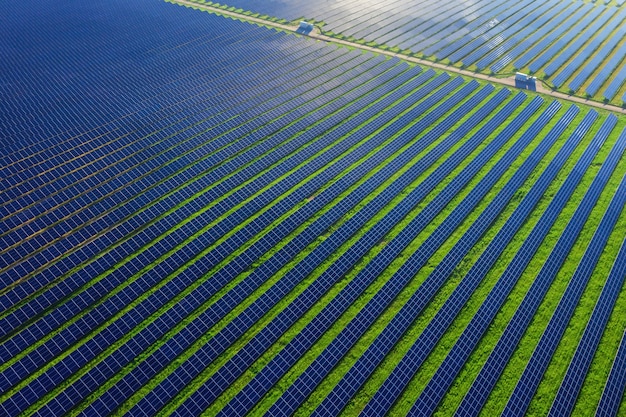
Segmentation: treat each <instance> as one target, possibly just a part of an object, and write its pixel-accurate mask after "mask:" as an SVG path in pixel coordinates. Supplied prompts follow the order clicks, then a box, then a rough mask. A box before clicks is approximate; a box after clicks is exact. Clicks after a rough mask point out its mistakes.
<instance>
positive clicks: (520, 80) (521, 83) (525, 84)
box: [515, 72, 537, 91]
mask: <svg viewBox="0 0 626 417" xmlns="http://www.w3.org/2000/svg"><path fill="white" fill-rule="evenodd" d="M536 81H537V77H531V76H530V75H526V74H524V73H522V72H516V73H515V87H517V88H521V89H524V90H532V91H537V84H536Z"/></svg>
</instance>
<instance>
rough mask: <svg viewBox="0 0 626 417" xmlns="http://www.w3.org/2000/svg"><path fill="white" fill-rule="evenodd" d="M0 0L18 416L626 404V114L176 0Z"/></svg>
mask: <svg viewBox="0 0 626 417" xmlns="http://www.w3.org/2000/svg"><path fill="white" fill-rule="evenodd" d="M385 4H386V3H385ZM478 4H482V3H477V5H478ZM484 4H485V5H487V3H486V2H484ZM532 4H534V3H532V2H530V1H526V2H521V3H519V4H518V5H516V6H515V8H516V9H515V10H518V9H519V10H522V11H524V13H525V12H527V11H528V12H530V11H531V10H535V9H534V8H533V7H534V6H533V7H531V5H532ZM503 5H504V3H502V4H500V3H497V4H492V6H490V7H494V8H498V10H501V11H502V13H504V12H505V9H504V7H503ZM305 6H307V7H309V9H307V10H313V6H314V4H308V5H307V4H305V3H304V2H300V3H298V2H294V3H293V4H291V5H290V6H289V7H287V6H286V5H285V4H283V3H282V2H267V3H263V4H262V7H263V8H264V9H263V13H267V14H272V15H276V16H278V15H281V13H286V14H285V16H290V17H293V16H297V15H298V13H299V12H296V11H295V10H300V9H298V7H300V8H302V7H305ZM535 6H536V8H537V10H536V16H535V15H528V16H526V15H524V16H517V18H518V19H526V20H527V21H528V22H530V21H531V20H533V21H534V20H535V19H537V21H542V20H543V21H544V23H545V22H548V18H547V17H546V16H545V15H544V13H547V12H548V11H553V12H554V13H555V16H556V15H557V12H558V13H565V11H566V10H570V12H569V13H582V12H581V11H585V13H587V12H591V13H596V12H597V13H599V14H600V15H602V13H604V9H602V7H603V6H598V5H578V4H577V3H571V4H569V3H568V4H561V3H559V2H557V1H553V2H549V3H545V4H543V5H539V4H537V5H535ZM290 7H291V8H290ZM454 7H456V6H455V5H454V4H452V5H446V6H445V9H446V10H448V8H450V10H452V9H453V8H454ZM476 7H478V6H476ZM485 7H487V6H485ZM431 8H432V10H433V13H434V10H435V8H434V6H433V7H431ZM553 9H554V10H553ZM328 10H334V13H335V14H333V15H332V16H335V15H337V16H339V15H341V16H343V22H344V23H343V26H336V27H337V28H342V30H343V28H347V27H352V26H356V24H357V23H358V21H359V19H361V18H360V17H359V18H357V17H356V16H352V15H351V14H350V13H351V12H349V11H344V12H342V11H341V10H339V8H337V7H335V8H332V7H331V8H329V9H328ZM347 10H351V9H347ZM364 10H369V9H367V8H365V9H364ZM394 10H395V9H393V8H389V9H387V10H386V12H385V13H382V14H381V15H380V19H384V20H380V22H381V23H377V22H373V25H378V26H379V32H381V31H382V28H383V23H382V22H392V21H394V19H396V17H397V15H396V14H394V13H395V12H394ZM519 10H518V11H517V12H514V11H512V10H511V11H508V12H507V13H510V14H514V13H522V12H521V11H519ZM598 10H600V12H598ZM540 11H541V13H540ZM0 12H1V13H2V16H11V18H10V19H4V20H3V24H2V25H0V35H2V37H3V39H6V40H8V41H7V42H4V43H2V44H0V69H1V72H0V94H1V96H2V100H0V114H1V115H2V116H1V117H0V149H1V150H2V152H1V156H0V159H1V161H2V162H1V163H0V218H1V220H0V227H1V229H0V306H1V307H0V410H1V412H2V414H3V415H8V416H17V415H41V416H50V415H85V416H104V415H110V414H114V415H123V414H127V415H133V416H136V415H157V414H159V415H180V416H188V415H200V414H206V415H223V416H231V415H237V416H240V415H245V414H248V413H251V414H254V415H268V416H279V415H285V416H286V415H293V414H312V415H316V416H322V415H324V416H326V415H339V414H341V413H344V414H346V415H353V414H358V413H362V414H363V415H384V414H390V415H399V414H410V415H431V414H433V413H435V412H441V413H442V414H445V415H452V414H454V413H456V414H458V415H459V416H461V415H462V416H465V415H477V414H479V413H481V412H503V413H505V414H506V415H513V414H516V415H517V414H519V415H522V414H524V413H526V412H527V411H529V410H530V412H534V413H539V414H541V413H543V414H547V413H548V412H549V413H550V414H551V415H554V416H562V415H569V414H576V413H578V414H581V413H582V414H584V413H594V412H597V414H598V415H617V414H619V412H620V410H621V411H623V410H624V404H623V403H624V400H623V393H624V388H625V385H626V379H625V378H624V372H623V370H624V365H625V364H626V360H625V358H626V347H624V342H623V334H624V329H625V328H626V319H625V318H624V315H623V314H620V312H622V311H623V308H624V307H623V306H624V303H625V302H626V300H625V299H624V296H625V295H624V294H623V292H622V288H623V283H624V277H625V275H626V250H625V249H624V247H625V246H624V245H623V244H622V241H623V239H624V228H625V227H626V213H625V211H624V204H625V203H626V181H624V172H626V158H624V151H625V147H626V130H625V127H626V124H625V123H624V121H623V120H620V119H618V118H617V117H616V116H614V115H611V114H608V113H605V112H596V111H594V110H582V111H581V109H579V108H578V107H576V106H573V105H569V106H565V105H563V104H562V103H560V102H558V101H550V100H546V99H545V98H542V97H540V96H528V95H527V94H525V93H523V92H512V91H509V90H508V89H504V88H495V87H494V86H492V85H489V84H482V83H479V82H477V81H469V80H466V79H464V78H462V77H454V76H451V75H449V74H447V73H442V72H436V71H434V70H432V69H425V68H421V67H419V66H414V65H410V64H408V63H406V62H403V61H401V60H400V59H398V58H389V57H385V56H382V55H376V54H373V53H364V52H361V51H360V50H356V49H348V48H344V47H339V46H337V45H333V44H329V43H324V42H319V41H315V40H312V39H309V38H308V37H306V36H304V37H302V36H297V35H295V34H290V33H286V32H280V31H277V30H274V29H269V28H267V27H261V26H256V25H253V24H250V23H247V22H242V21H237V20H231V19H229V18H225V17H223V16H218V15H213V14H208V13H201V12H199V11H196V10H192V9H191V8H184V7H180V6H178V5H172V4H168V3H165V2H162V1H155V0H132V1H128V0H111V1H110V2H106V3H99V2H82V1H78V0H68V1H66V2H63V3H62V4H57V2H45V1H44V2H41V1H38V2H36V1H34V0H23V1H19V2H5V3H2V4H1V5H0ZM290 13H291V15H290ZM605 14H606V13H605ZM479 15H480V14H476V15H474V19H478V18H479ZM328 16H331V15H330V14H329V15H328ZM433 16H435V14H433ZM494 16H497V14H494ZM539 16H543V17H541V18H539ZM559 16H560V15H559ZM467 19H469V18H467ZM563 19H565V18H563ZM615 19H617V17H616V18H614V19H613V20H611V22H612V23H610V24H617V20H615ZM353 20H354V24H353V25H352V26H347V25H348V22H351V21H353ZM405 20H406V24H409V23H408V22H409V20H408V19H405ZM609 20H610V19H609ZM503 21H504V20H503ZM524 21H525V20H524ZM327 22H328V23H330V22H332V21H331V20H328V21H327ZM337 22H338V21H337ZM434 22H439V20H434ZM468 22H470V20H468ZM449 23H450V22H449ZM497 23H499V22H496V23H494V26H496V27H498V31H497V32H494V33H492V34H491V35H495V34H496V33H498V34H500V35H498V36H501V37H502V40H501V42H500V43H498V44H502V45H507V47H514V46H515V43H513V42H509V41H508V40H507V39H508V38H507V36H509V35H511V33H512V30H513V29H512V28H513V26H511V28H509V26H505V25H500V26H498V24H497ZM604 23H606V22H605V21H603V25H604ZM336 24H337V25H338V23H336ZM385 24H387V23H385ZM361 26H362V27H361V28H360V32H359V33H360V34H362V35H363V36H365V35H366V34H367V33H366V31H365V30H364V29H365V26H363V25H361ZM451 27H452V26H451ZM462 27H464V26H459V30H460V31H461V32H463V30H464V29H462ZM478 27H479V26H476V28H478ZM603 27H605V28H607V29H605V31H607V30H608V28H609V26H606V25H604V26H603ZM477 30H478V29H477ZM531 32H532V31H531V30H530V29H529V30H528V31H527V34H528V35H529V36H530V35H531ZM389 33H392V31H391V30H390V31H389ZM419 33H421V32H419ZM437 33H438V32H436V31H432V32H428V33H426V34H422V35H420V36H421V37H420V36H418V32H415V36H417V37H416V38H415V39H418V38H420V39H422V41H424V42H425V41H426V39H431V38H432V40H434V41H437V39H438V38H437V37H436V36H435V34H437ZM472 33H473V32H469V31H468V32H467V33H465V34H463V33H461V35H459V36H468V37H467V40H468V42H467V45H473V46H471V47H470V46H467V48H466V50H467V53H472V51H480V52H473V55H472V59H473V60H474V59H475V60H478V59H479V58H480V57H481V56H483V55H485V54H492V57H493V60H496V59H498V58H499V57H500V55H498V56H496V55H497V54H493V51H495V50H496V49H495V46H494V48H491V49H490V48H489V47H485V46H484V45H483V46H481V45H479V43H478V42H477V41H476V42H475V41H473V40H472V39H473V38H472V39H470V36H471V34H472ZM485 33H486V32H485ZM389 36H391V35H389ZM450 36H451V35H450ZM485 36H486V35H485ZM607 36H608V35H607ZM390 39H395V38H390ZM442 39H443V38H442ZM464 39H465V38H464ZM484 39H487V38H486V37H484ZM441 45H443V44H441ZM459 45H461V44H459ZM461 46H462V45H461ZM461 46H460V47H461ZM596 46H599V44H598V45H596ZM464 48H465V47H464ZM492 50H493V51H492ZM455 51H456V50H452V49H450V53H453V52H455ZM490 51H492V52H490ZM435 52H436V51H435ZM457 54H458V57H459V58H462V57H463V56H465V55H464V54H465V52H463V54H461V53H460V52H458V53H457ZM565 70H567V68H566V69H565ZM591 73H592V72H589V74H591ZM546 384H547V385H551V387H550V388H546V386H545V385H546ZM554 384H557V385H558V386H559V387H560V388H559V389H558V392H557V390H553V389H552V387H553V386H554ZM581 398H583V399H582V400H581Z"/></svg>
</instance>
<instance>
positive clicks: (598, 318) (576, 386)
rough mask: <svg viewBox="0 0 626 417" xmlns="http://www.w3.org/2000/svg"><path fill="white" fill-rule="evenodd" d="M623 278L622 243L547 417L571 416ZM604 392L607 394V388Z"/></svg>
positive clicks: (625, 267) (625, 266) (625, 248)
mask: <svg viewBox="0 0 626 417" xmlns="http://www.w3.org/2000/svg"><path fill="white" fill-rule="evenodd" d="M625 277H626V244H625V243H622V247H621V248H620V251H619V253H618V254H617V258H616V259H615V262H614V263H613V267H612V268H611V272H610V273H609V276H608V277H607V279H606V283H605V285H604V286H603V287H602V292H601V293H600V298H599V299H598V301H597V303H596V306H595V307H594V309H593V313H592V314H591V318H590V319H589V322H588V323H587V327H586V328H585V332H584V333H583V336H582V338H581V339H580V342H579V343H578V346H577V348H576V353H575V354H574V357H573V358H572V360H571V361H570V364H569V367H568V368H567V373H566V374H565V377H564V378H563V381H562V382H561V385H560V386H559V391H558V392H557V395H556V397H555V399H554V401H553V403H552V407H551V408H550V413H549V415H550V416H554V417H556V416H565V415H571V414H572V411H573V409H574V405H575V402H576V399H577V398H578V395H579V393H580V389H581V387H582V385H583V382H584V380H585V378H586V376H587V371H588V370H589V367H590V365H591V361H592V359H593V357H594V355H595V354H596V349H597V347H598V344H599V343H600V338H601V337H602V334H603V333H604V332H605V328H606V325H607V323H608V321H609V316H610V315H611V312H612V311H613V307H614V306H615V302H616V300H617V296H618V295H619V292H620V290H621V288H622V285H623V284H624V278H625ZM607 391H610V388H609V390H607ZM599 409H600V408H599ZM603 415H617V409H614V411H613V412H612V413H611V412H609V410H605V414H603Z"/></svg>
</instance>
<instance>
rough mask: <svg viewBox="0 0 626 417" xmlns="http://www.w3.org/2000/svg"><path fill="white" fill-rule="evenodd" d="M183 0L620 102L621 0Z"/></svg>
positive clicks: (624, 46)
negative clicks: (518, 74)
mask: <svg viewBox="0 0 626 417" xmlns="http://www.w3.org/2000/svg"><path fill="white" fill-rule="evenodd" d="M191 1H193V2H196V3H200V4H211V5H217V6H220V7H226V6H228V7H234V8H236V9H242V10H245V11H251V12H253V13H257V14H261V15H264V16H268V17H277V18H281V19H285V20H287V21H295V20H300V19H307V20H310V21H313V22H317V23H318V24H319V27H320V29H321V30H322V31H323V32H324V33H329V34H332V35H334V36H343V37H350V38H353V39H357V40H362V41H365V42H367V43H370V44H373V45H376V46H380V47H383V48H396V49H397V50H400V51H406V53H409V54H417V55H418V56H424V57H427V58H430V59H434V60H441V61H444V62H450V63H452V64H455V65H460V66H463V67H468V68H471V69H476V70H477V71H481V72H485V71H486V72H489V73H497V74H510V73H512V72H513V71H514V70H524V71H525V70H528V71H530V72H532V73H535V74H536V75H537V76H540V77H542V78H547V80H548V83H549V84H550V85H551V86H554V87H555V88H561V87H563V88H564V89H565V90H566V91H572V92H578V93H579V94H581V95H589V96H597V98H598V99H603V98H604V99H606V100H609V101H611V100H613V99H614V98H618V97H616V96H617V94H618V93H621V94H622V95H621V96H619V98H620V99H621V101H619V102H618V104H621V102H626V98H625V97H626V91H625V89H624V88H623V87H624V80H625V77H626V65H625V64H624V57H625V56H626V43H625V42H624V34H625V32H624V31H625V30H626V29H624V28H625V27H626V26H625V25H624V18H625V17H626V10H624V9H623V8H622V7H621V6H622V4H623V3H624V2H623V1H622V0H619V1H617V2H615V4H613V2H611V1H606V2H604V4H602V3H600V2H598V3H597V4H592V3H589V2H583V1H571V0H550V1H547V2H544V1H535V0H523V1H518V2H510V1H507V0H500V1H495V2H494V1H483V0H478V1H470V2H467V1H450V2H445V4H442V3H441V2H438V1H435V0H412V1H409V2H406V1H397V0H385V1H377V2H366V3H363V2H359V1H351V0H337V1H333V2H328V1H310V0H309V1H303V0H273V1H254V0H227V1H225V2H210V1H207V0H191ZM609 3H611V4H609ZM614 72H616V74H613V73H614Z"/></svg>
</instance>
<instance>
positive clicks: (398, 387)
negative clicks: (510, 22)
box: [319, 106, 577, 415]
mask: <svg viewBox="0 0 626 417" xmlns="http://www.w3.org/2000/svg"><path fill="white" fill-rule="evenodd" d="M557 109H558V106H553V109H552V112H555V111H556V110H557ZM576 113H577V110H576V109H575V108H574V107H572V108H570V110H568V112H567V113H566V114H565V115H564V116H563V117H562V118H561V120H559V122H558V123H557V125H556V126H555V127H554V128H553V129H552V130H551V132H550V134H549V138H548V140H546V141H544V142H542V143H543V144H544V146H546V145H550V144H552V141H554V140H556V139H557V138H558V137H559V136H560V135H561V134H562V132H563V130H564V129H565V128H566V127H567V126H568V124H569V123H570V122H571V120H572V119H573V117H574V116H575V115H576ZM572 142H574V143H573V146H568V148H567V151H566V152H561V155H557V157H555V160H553V161H552V162H551V165H550V170H549V171H547V172H548V173H546V174H542V178H540V179H539V180H537V182H536V183H534V184H533V187H532V188H531V190H530V191H529V192H528V195H529V196H531V197H529V198H526V199H525V200H523V201H522V203H520V205H519V206H518V207H517V208H516V210H515V212H514V213H513V214H512V215H511V217H510V218H509V219H510V220H509V221H507V223H506V224H505V225H504V226H503V227H502V228H501V230H500V231H499V232H498V234H497V235H496V237H494V239H493V240H492V242H490V244H489V247H488V248H487V249H486V250H485V251H484V252H483V254H484V255H483V256H482V257H481V258H480V259H479V260H478V261H477V262H476V264H475V265H474V266H473V267H472V269H471V270H470V272H468V274H467V275H466V276H465V278H464V279H463V280H462V281H461V283H460V284H459V285H458V286H457V287H456V289H455V290H454V292H453V294H452V295H451V296H450V297H449V299H448V300H447V301H446V303H445V304H444V306H443V307H442V308H441V309H440V310H439V312H438V313H437V315H436V316H435V317H434V318H433V320H431V322H430V323H429V325H428V326H427V327H426V329H425V330H424V331H423V332H422V334H421V335H420V337H419V338H418V340H417V341H416V342H415V343H414V345H413V347H412V348H411V349H410V350H409V352H408V353H407V355H405V358H406V359H404V360H403V363H402V364H400V365H398V366H397V367H396V371H394V372H392V373H391V375H390V377H389V381H387V382H385V383H384V384H383V386H382V387H381V393H380V394H376V395H375V396H374V397H373V398H372V402H371V405H368V406H367V412H368V413H376V414H377V415H382V414H385V413H386V412H388V411H389V406H390V405H391V404H393V403H394V400H395V399H396V398H397V396H398V394H399V393H400V392H401V391H402V389H403V388H404V387H405V386H406V383H408V381H409V379H410V376H411V375H412V374H413V373H414V372H415V370H416V369H417V367H418V366H419V365H420V364H421V361H423V359H424V358H425V356H426V355H425V354H426V353H428V352H430V350H432V348H433V347H434V345H435V344H436V342H437V341H438V340H439V338H440V337H441V336H442V335H443V334H444V333H445V331H446V329H447V328H448V327H449V325H450V323H451V321H452V320H453V319H454V318H455V317H456V315H457V314H458V313H459V311H460V310H461V308H462V307H463V305H465V303H466V302H467V299H468V298H469V297H470V296H471V294H472V293H473V291H474V290H475V289H476V286H477V285H478V284H479V283H480V281H481V280H482V278H484V276H485V275H486V273H487V272H488V271H489V269H490V267H491V266H492V265H493V263H494V262H495V261H496V260H497V258H498V256H499V255H500V254H501V253H502V251H503V250H504V248H505V247H506V245H507V244H508V242H510V240H511V239H512V238H513V236H515V234H516V233H517V231H518V230H519V228H520V227H521V225H522V224H523V222H524V219H525V218H526V216H528V214H529V213H530V212H531V211H532V210H533V209H534V207H535V205H536V203H537V202H538V201H539V199H540V198H541V196H542V195H543V193H544V191H545V189H546V188H547V187H548V185H549V184H550V183H551V181H552V179H553V178H554V176H555V175H556V173H557V172H558V170H559V169H560V167H561V166H562V164H563V163H564V162H565V161H566V160H567V157H568V156H569V154H570V153H571V151H572V150H573V149H574V148H575V145H576V142H575V141H572ZM537 150H539V148H537ZM537 150H535V151H534V152H537ZM534 152H533V153H534ZM544 152H545V150H544ZM557 158H558V159H557ZM555 161H558V163H557V162H555ZM526 162H528V163H526ZM526 162H525V164H526V165H529V166H528V167H525V168H526V170H527V172H526V174H524V173H523V170H521V168H520V170H521V171H517V172H520V174H517V173H516V174H515V176H518V177H521V176H523V175H528V170H529V169H531V167H532V164H533V162H531V161H530V160H527V161H526ZM519 181H520V180H519V179H514V178H512V179H511V180H510V181H509V182H508V185H507V186H505V188H503V192H504V191H505V190H506V191H507V192H508V193H509V194H511V192H515V191H516V190H517V189H518V187H516V186H514V185H513V184H515V183H516V182H517V183H518V184H519ZM503 192H501V194H504V193H503ZM501 194H499V196H498V197H496V198H495V199H494V200H493V201H492V203H491V204H490V206H489V207H488V208H486V209H485V211H483V212H482V213H481V216H480V218H479V219H477V220H476V221H475V222H474V223H473V225H472V226H471V228H470V229H469V230H468V231H467V232H466V233H465V234H464V235H463V237H462V238H461V239H460V240H459V242H457V244H456V245H455V246H454V247H453V249H452V250H451V251H450V252H449V254H448V255H446V257H445V258H444V260H443V261H441V262H440V263H439V265H438V266H437V267H436V268H435V270H434V271H433V272H432V273H431V274H430V276H429V278H428V279H429V280H433V281H436V282H442V281H444V280H447V279H448V278H449V276H450V274H451V272H452V271H453V270H454V269H455V268H456V267H457V265H458V264H459V262H460V261H461V260H462V258H463V257H464V256H465V255H466V253H467V251H468V250H469V249H470V248H471V247H473V246H474V244H469V243H468V242H467V240H469V239H473V240H476V239H478V238H480V237H481V236H482V232H481V231H480V230H481V228H482V229H484V228H486V227H488V226H489V225H490V224H491V223H490V222H487V221H486V220H485V217H487V216H490V215H495V214H497V213H498V211H495V212H494V210H493V209H490V208H491V207H492V206H494V207H495V206H497V205H502V206H503V205H505V204H507V203H508V201H509V199H510V196H509V197H508V198H504V197H505V196H504V195H501ZM500 197H503V198H500ZM460 251H462V252H460ZM417 295H418V293H417V292H416V293H415V296H413V297H411V298H410V299H409V301H408V302H407V303H406V304H405V305H404V306H403V307H402V309H401V310H400V312H399V313H398V314H397V315H396V316H395V317H394V318H393V319H392V321H391V322H390V323H389V324H388V325H387V326H386V328H385V330H383V331H382V332H381V333H380V335H379V336H378V337H377V338H376V340H375V341H374V342H373V343H372V344H371V345H370V346H369V347H368V349H367V351H366V352H365V353H364V354H363V356H361V357H360V358H359V360H358V361H357V362H356V363H355V365H353V367H352V368H351V369H350V370H349V371H348V373H347V374H346V375H345V376H344V377H343V378H342V380H341V381H340V382H339V384H337V386H336V387H335V390H333V394H334V393H335V392H338V393H343V392H345V393H351V395H354V393H355V392H356V389H358V387H360V386H361V385H362V384H363V383H364V382H365V378H367V377H368V376H369V375H370V374H371V373H372V372H373V370H374V368H375V367H376V366H378V364H379V363H380V361H382V359H383V358H384V357H385V356H386V355H387V354H388V353H389V351H390V350H391V349H392V348H393V346H394V345H395V344H396V343H397V342H398V340H400V338H401V337H402V336H403V335H404V333H405V332H406V331H407V329H408V328H409V326H410V325H411V324H412V323H413V321H414V320H415V318H416V317H417V315H418V313H419V311H421V308H423V307H421V301H420V300H419V299H418V296H417ZM418 350H419V351H421V353H420V355H417V353H416V352H418ZM418 356H419V357H420V358H421V360H420V361H417V360H416V358H417V357H418ZM409 358H411V359H412V361H410V362H409ZM400 375H402V377H403V379H402V382H400V381H399V380H398V378H399V376H400ZM394 379H395V381H394V382H391V381H392V380H394ZM383 390H384V391H383ZM383 392H384V393H383ZM333 394H331V395H330V396H329V397H327V398H326V400H324V402H323V403H322V404H321V405H320V407H319V409H320V410H324V412H331V411H332V412H333V413H334V414H336V413H338V412H339V411H341V409H342V408H343V407H345V405H346V404H347V402H348V401H349V400H350V399H351V396H350V395H346V394H342V395H341V397H339V396H338V395H333ZM379 398H380V400H382V401H384V404H385V406H383V403H381V402H379V401H378V399H379Z"/></svg>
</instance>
